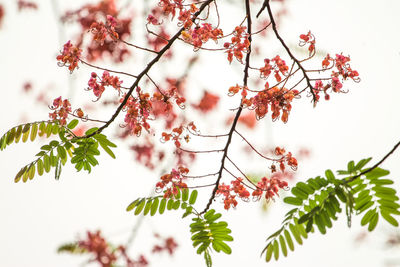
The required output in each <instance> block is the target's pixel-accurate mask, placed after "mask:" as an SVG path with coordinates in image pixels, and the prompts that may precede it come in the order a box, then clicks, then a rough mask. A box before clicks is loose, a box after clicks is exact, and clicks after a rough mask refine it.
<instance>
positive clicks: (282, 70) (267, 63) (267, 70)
mask: <svg viewBox="0 0 400 267" xmlns="http://www.w3.org/2000/svg"><path fill="white" fill-rule="evenodd" d="M271 61H272V62H274V63H275V64H274V65H271ZM288 70H289V67H288V66H287V65H286V62H285V61H284V60H283V59H281V58H280V57H279V56H276V57H274V58H273V59H272V60H270V59H268V58H266V59H264V67H261V68H260V75H261V78H265V79H266V78H268V77H269V75H270V74H271V72H272V71H274V72H275V75H274V76H275V79H276V81H277V82H280V81H282V77H281V75H280V74H282V75H284V76H285V75H287V72H288Z"/></svg>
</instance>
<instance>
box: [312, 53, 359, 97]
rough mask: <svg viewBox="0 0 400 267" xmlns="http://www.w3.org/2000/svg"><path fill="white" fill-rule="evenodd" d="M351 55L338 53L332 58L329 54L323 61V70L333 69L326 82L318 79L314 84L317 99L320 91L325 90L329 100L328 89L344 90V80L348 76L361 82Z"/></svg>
mask: <svg viewBox="0 0 400 267" xmlns="http://www.w3.org/2000/svg"><path fill="white" fill-rule="evenodd" d="M349 62H350V57H346V56H343V55H341V54H340V55H339V54H336V57H335V58H332V57H331V56H330V55H329V54H328V55H326V57H325V58H324V59H323V61H322V68H323V70H326V69H333V70H332V73H331V77H330V79H328V82H326V83H324V82H323V81H322V80H317V81H316V82H315V84H314V88H313V91H314V93H315V95H316V99H317V100H319V97H320V96H319V92H324V95H325V100H329V99H330V96H329V94H328V89H332V91H333V92H334V93H340V92H342V88H343V84H342V82H343V81H344V80H347V79H348V78H350V79H352V80H353V81H355V82H359V81H360V78H359V74H358V72H357V71H356V70H353V69H352V68H351V67H350V64H349Z"/></svg>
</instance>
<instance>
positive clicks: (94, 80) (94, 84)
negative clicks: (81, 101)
mask: <svg viewBox="0 0 400 267" xmlns="http://www.w3.org/2000/svg"><path fill="white" fill-rule="evenodd" d="M121 84H122V81H121V80H120V79H119V78H118V77H117V76H112V75H110V73H109V72H108V71H104V72H103V76H102V77H101V78H100V77H99V76H98V75H97V74H96V73H95V72H92V74H91V76H90V79H89V82H88V85H89V88H88V89H89V90H93V93H94V95H95V96H96V97H97V98H98V99H99V98H100V97H101V95H102V94H103V92H104V90H105V87H106V86H112V87H113V88H114V89H116V90H117V91H118V93H119V92H120V89H121Z"/></svg>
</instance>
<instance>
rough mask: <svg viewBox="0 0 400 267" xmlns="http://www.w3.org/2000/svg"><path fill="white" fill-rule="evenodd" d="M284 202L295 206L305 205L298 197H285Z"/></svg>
mask: <svg viewBox="0 0 400 267" xmlns="http://www.w3.org/2000/svg"><path fill="white" fill-rule="evenodd" d="M283 202H285V203H286V204H290V205H295V206H301V205H302V204H303V200H302V199H300V198H297V197H285V198H284V199H283Z"/></svg>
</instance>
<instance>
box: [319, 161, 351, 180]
mask: <svg viewBox="0 0 400 267" xmlns="http://www.w3.org/2000/svg"><path fill="white" fill-rule="evenodd" d="M353 163H354V162H353ZM325 177H326V179H328V181H330V182H331V183H334V182H335V181H336V178H335V175H334V174H333V172H332V171H331V170H326V171H325Z"/></svg>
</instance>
